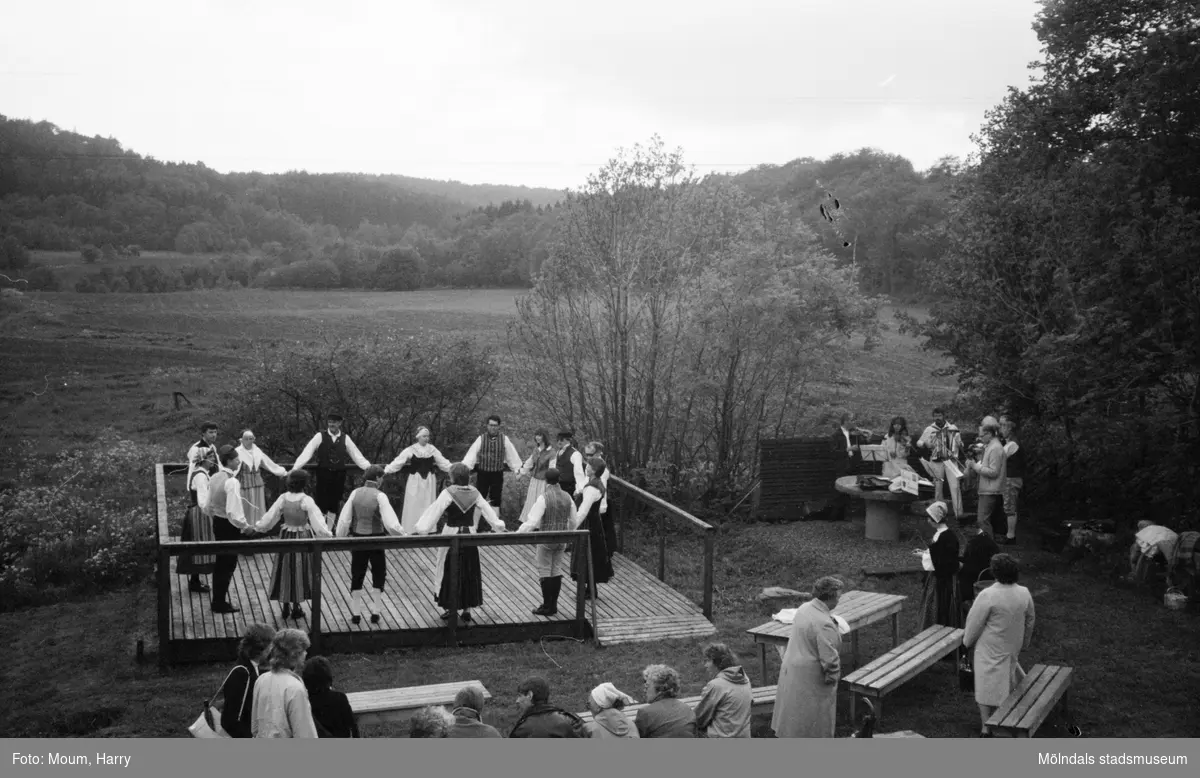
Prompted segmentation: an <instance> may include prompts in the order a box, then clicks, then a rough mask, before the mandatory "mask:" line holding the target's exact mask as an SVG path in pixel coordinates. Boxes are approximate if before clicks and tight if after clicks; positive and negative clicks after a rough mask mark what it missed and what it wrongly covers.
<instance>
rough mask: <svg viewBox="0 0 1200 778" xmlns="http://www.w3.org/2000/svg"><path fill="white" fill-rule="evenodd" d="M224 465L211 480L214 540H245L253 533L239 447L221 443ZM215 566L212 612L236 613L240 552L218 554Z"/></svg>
mask: <svg viewBox="0 0 1200 778" xmlns="http://www.w3.org/2000/svg"><path fill="white" fill-rule="evenodd" d="M218 456H219V459H220V462H221V469H220V470H218V471H217V474H216V475H214V476H213V477H212V479H211V480H210V481H209V482H208V504H207V505H206V506H205V511H206V512H207V513H208V514H209V516H211V517H212V524H213V539H214V540H243V539H244V538H243V537H242V536H243V535H252V534H254V529H253V528H252V527H251V526H250V525H248V524H247V523H246V514H245V511H244V508H243V506H242V486H241V484H240V483H238V478H237V471H238V470H239V469H240V468H241V466H242V460H241V458H240V457H239V456H238V452H237V449H236V448H234V447H233V446H222V447H221V451H220V452H219V455H218ZM216 557H217V561H216V564H215V566H214V567H213V585H212V612H213V613H237V612H238V611H239V610H241V608H238V607H237V606H236V605H234V604H233V603H231V602H230V601H229V583H230V582H231V581H232V580H233V573H234V571H235V570H237V564H238V555H237V554H217V555H216Z"/></svg>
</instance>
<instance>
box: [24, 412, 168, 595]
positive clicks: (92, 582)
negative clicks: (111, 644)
mask: <svg viewBox="0 0 1200 778" xmlns="http://www.w3.org/2000/svg"><path fill="white" fill-rule="evenodd" d="M13 453H15V454H16V458H15V461H16V463H17V477H16V479H15V480H14V481H13V482H10V483H9V484H8V486H7V488H5V489H4V490H3V491H0V611H7V610H16V609H18V608H21V607H25V606H30V605H39V604H44V603H47V602H54V601H56V600H60V599H64V598H66V597H71V596H77V595H80V594H85V593H90V592H95V591H102V590H105V589H111V588H114V587H117V586H122V585H125V584H129V583H133V582H136V581H139V580H141V579H143V578H144V577H147V576H149V575H150V574H152V572H153V569H154V547H155V516H154V509H153V499H154V488H153V481H152V478H151V476H152V473H153V466H154V462H155V461H156V460H157V461H165V459H166V458H167V452H166V450H165V449H163V448H161V447H157V446H145V445H141V444H135V443H134V442H133V441H129V440H122V439H120V438H119V436H117V435H116V433H114V432H113V431H112V430H105V431H104V432H103V433H101V434H100V436H99V437H98V438H97V439H96V440H95V441H93V442H92V443H91V444H90V445H87V446H84V447H79V448H75V449H71V450H68V451H64V452H60V453H59V454H57V455H56V456H54V457H52V458H46V457H37V456H35V455H34V454H33V453H32V447H31V446H30V445H29V444H28V443H27V442H22V443H21V444H18V446H17V447H16V451H15V452H13Z"/></svg>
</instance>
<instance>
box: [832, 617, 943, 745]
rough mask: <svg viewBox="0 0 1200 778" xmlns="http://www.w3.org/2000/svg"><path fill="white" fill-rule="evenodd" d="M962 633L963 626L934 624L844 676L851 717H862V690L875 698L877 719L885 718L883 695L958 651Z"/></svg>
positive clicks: (864, 693) (865, 694) (843, 681)
mask: <svg viewBox="0 0 1200 778" xmlns="http://www.w3.org/2000/svg"><path fill="white" fill-rule="evenodd" d="M962 636H963V631H962V630H961V629H955V628H953V627H944V626H941V625H940V624H939V625H934V626H932V627H930V628H929V629H927V630H925V631H924V632H922V633H920V634H918V635H916V636H915V637H913V638H911V639H909V640H906V641H905V642H903V643H901V644H900V645H898V646H896V647H895V648H893V649H892V650H891V651H888V652H887V653H886V654H884V655H883V656H881V657H879V658H877V659H873V660H872V661H870V662H869V663H867V664H866V665H864V666H862V667H860V668H859V669H857V670H855V671H854V672H852V673H850V674H849V675H847V676H846V677H844V678H842V680H841V684H842V685H843V686H845V687H846V689H847V690H848V691H849V692H850V720H851V721H858V719H857V717H856V716H855V710H854V709H855V701H856V700H857V698H858V695H860V694H861V695H862V696H864V697H868V698H870V699H871V700H873V701H874V705H875V717H876V720H877V721H882V720H883V698H884V697H885V696H886V695H888V694H891V693H892V692H893V691H895V690H896V689H897V688H899V687H900V686H901V685H902V684H905V683H907V682H908V681H910V680H912V679H913V678H915V677H917V676H918V675H919V674H921V673H922V672H924V671H925V670H928V669H929V668H930V667H933V665H934V664H936V663H937V662H938V661H939V660H940V659H941V658H942V657H944V656H946V655H947V654H951V653H953V652H954V651H956V650H957V649H958V647H959V646H961V645H962Z"/></svg>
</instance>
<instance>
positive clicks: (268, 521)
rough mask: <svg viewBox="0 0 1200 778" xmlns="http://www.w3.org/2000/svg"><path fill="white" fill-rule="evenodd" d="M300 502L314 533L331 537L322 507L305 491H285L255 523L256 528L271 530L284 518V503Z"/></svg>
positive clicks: (263, 530)
mask: <svg viewBox="0 0 1200 778" xmlns="http://www.w3.org/2000/svg"><path fill="white" fill-rule="evenodd" d="M285 501H286V502H290V503H300V507H301V508H303V509H304V510H305V512H306V513H308V526H309V528H310V529H311V530H312V531H313V534H314V535H316V536H317V537H319V538H331V537H333V533H332V532H330V531H329V527H326V526H325V517H324V516H323V515H322V514H321V509H320V508H318V507H317V504H316V503H315V502H314V501H313V498H311V497H309V496H308V495H307V494H304V493H299V494H297V493H295V492H284V493H283V494H281V495H279V499H277V500H275V504H274V505H272V506H271V509H270V510H269V511H267V512H266V513H264V514H263V517H262V518H261V519H259V520H258V523H257V524H255V525H254V529H256V530H257V531H259V532H270V531H271V529H272V528H273V527H274V526H275V525H276V524H278V523H279V520H280V519H281V518H283V503H284V502H285Z"/></svg>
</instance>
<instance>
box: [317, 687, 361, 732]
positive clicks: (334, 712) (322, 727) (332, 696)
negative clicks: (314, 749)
mask: <svg viewBox="0 0 1200 778" xmlns="http://www.w3.org/2000/svg"><path fill="white" fill-rule="evenodd" d="M308 702H309V704H310V705H311V706H312V714H313V721H314V722H316V725H317V734H318V735H320V736H321V737H335V738H336V737H362V735H360V734H358V722H357V721H356V720H355V718H354V710H353V709H352V708H351V707H350V700H349V699H347V697H346V695H345V693H343V692H339V691H334V690H333V689H322V690H321V691H313V690H311V689H309V691H308Z"/></svg>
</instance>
